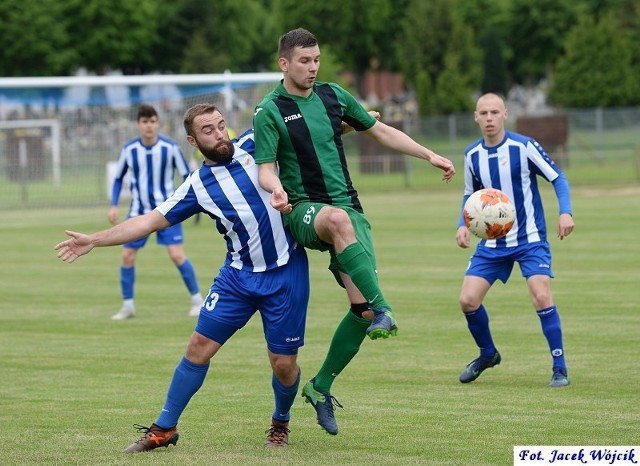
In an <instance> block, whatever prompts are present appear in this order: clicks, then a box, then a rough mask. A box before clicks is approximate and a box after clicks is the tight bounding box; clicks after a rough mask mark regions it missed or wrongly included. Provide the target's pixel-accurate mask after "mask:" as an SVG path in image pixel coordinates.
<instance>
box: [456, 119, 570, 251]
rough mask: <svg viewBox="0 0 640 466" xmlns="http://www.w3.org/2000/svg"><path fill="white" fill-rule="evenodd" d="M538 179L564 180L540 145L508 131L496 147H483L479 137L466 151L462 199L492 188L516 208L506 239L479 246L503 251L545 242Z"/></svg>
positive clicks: (488, 241)
mask: <svg viewBox="0 0 640 466" xmlns="http://www.w3.org/2000/svg"><path fill="white" fill-rule="evenodd" d="M537 176H541V177H543V178H544V179H545V180H546V181H548V182H553V181H554V180H555V179H556V178H558V177H559V176H562V177H563V178H564V175H562V172H561V171H560V169H559V168H558V167H557V166H556V165H555V163H554V162H553V161H552V160H551V159H550V158H549V156H548V155H547V154H546V152H545V151H544V149H543V148H542V146H540V144H538V143H537V142H536V141H535V140H534V139H532V138H529V137H526V136H523V135H521V134H518V133H514V132H510V131H507V132H506V134H505V138H504V140H503V141H502V142H501V143H500V144H498V145H497V146H494V147H486V146H485V145H484V139H483V138H481V139H479V140H478V141H476V142H474V143H473V144H471V145H470V146H469V147H468V148H467V149H465V151H464V196H463V200H464V201H466V199H467V198H468V197H469V196H470V195H471V194H473V193H474V192H475V191H477V190H479V189H483V188H495V189H500V190H501V191H503V192H505V193H506V194H507V195H508V196H509V197H510V198H511V200H512V201H513V202H514V204H515V207H516V221H515V223H514V225H513V227H512V228H511V231H509V233H508V234H507V236H505V237H504V238H500V239H497V240H482V241H481V242H480V244H479V245H480V246H484V247H488V248H504V247H514V246H519V245H522V244H526V243H533V242H537V241H546V240H547V227H546V223H545V218H544V209H543V207H542V198H541V196H540V191H539V188H538V182H537ZM464 201H463V204H464ZM461 224H462V225H463V224H464V221H462V223H461ZM459 225H460V223H459Z"/></svg>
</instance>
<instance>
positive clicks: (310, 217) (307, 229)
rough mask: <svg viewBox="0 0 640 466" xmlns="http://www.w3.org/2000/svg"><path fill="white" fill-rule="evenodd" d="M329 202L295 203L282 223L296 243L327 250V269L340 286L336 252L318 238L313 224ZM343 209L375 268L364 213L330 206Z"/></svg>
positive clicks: (369, 226) (367, 223)
mask: <svg viewBox="0 0 640 466" xmlns="http://www.w3.org/2000/svg"><path fill="white" fill-rule="evenodd" d="M328 205H329V204H323V203H321V202H299V203H297V204H296V205H295V206H294V208H293V211H292V212H291V213H290V214H289V215H285V216H284V223H285V225H286V226H287V227H288V228H289V230H290V231H291V234H292V235H293V237H294V238H295V240H296V241H297V242H298V244H300V245H302V246H304V247H305V248H307V249H315V250H317V251H329V254H330V255H331V260H330V261H329V270H330V271H331V272H332V273H333V275H334V277H335V278H336V281H337V282H338V283H339V284H340V286H344V285H343V284H342V280H341V279H340V274H339V273H338V272H339V271H342V272H344V270H341V268H340V264H339V263H338V259H337V258H336V252H335V250H334V249H333V246H332V245H331V244H327V243H325V242H324V241H322V240H321V239H320V238H318V235H317V233H316V230H315V228H314V226H313V222H314V221H315V218H316V215H318V212H320V209H322V208H323V207H325V206H328ZM332 207H337V208H339V209H342V210H344V211H345V212H346V213H347V215H349V218H350V219H351V224H352V225H353V229H354V231H355V234H356V240H357V241H358V243H360V244H361V245H362V247H363V249H364V250H365V252H366V253H367V256H369V260H371V263H372V265H373V267H374V269H375V268H376V255H375V251H374V249H373V240H372V238H371V225H370V224H369V221H368V220H367V218H366V217H365V216H364V214H362V213H360V212H358V211H357V210H355V209H353V208H351V207H342V206H332Z"/></svg>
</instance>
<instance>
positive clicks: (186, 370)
mask: <svg viewBox="0 0 640 466" xmlns="http://www.w3.org/2000/svg"><path fill="white" fill-rule="evenodd" d="M184 126H185V130H186V132H187V141H188V142H189V143H190V144H191V145H193V146H195V147H198V149H200V152H202V154H203V156H204V158H205V160H204V163H203V165H202V166H201V167H200V168H199V169H198V170H196V171H194V172H193V173H192V174H191V176H189V177H188V178H187V180H186V181H185V182H184V183H183V184H182V185H181V186H180V187H179V188H178V189H177V190H176V192H175V193H174V194H173V195H172V196H171V197H170V198H169V199H168V200H167V201H166V202H164V203H162V204H161V205H159V206H158V207H156V208H155V209H154V210H153V211H151V212H150V213H147V214H144V215H142V216H136V217H133V218H130V219H128V220H126V221H125V222H123V223H121V224H119V225H116V226H114V227H111V228H110V229H107V230H103V231H100V232H98V233H94V234H92V235H85V234H82V233H77V232H72V231H67V232H66V233H67V234H68V235H69V236H71V237H72V238H71V239H68V240H66V241H63V242H61V243H58V244H57V245H56V246H55V249H56V250H58V257H59V258H60V259H62V260H64V261H66V262H73V261H75V260H76V259H77V258H78V257H79V256H82V255H84V254H87V253H89V252H90V251H91V250H92V249H93V248H94V247H95V246H113V245H116V244H123V243H126V242H127V241H133V240H134V239H136V238H141V237H143V236H146V235H148V234H150V233H152V232H154V231H158V230H162V229H164V228H167V227H169V226H170V225H176V224H179V223H180V222H182V221H183V220H185V219H187V218H189V217H191V216H192V215H195V214H197V213H203V214H204V215H207V216H209V217H210V218H211V219H212V220H213V221H214V222H215V224H216V230H217V231H218V232H219V233H220V234H221V235H222V236H223V238H224V239H225V241H226V244H227V254H226V258H225V261H224V264H223V266H222V268H221V269H220V272H219V273H218V275H217V276H216V277H215V280H214V282H213V285H212V286H211V289H210V290H209V294H208V295H207V297H206V299H205V301H204V304H203V306H202V310H201V311H200V315H199V317H198V323H197V324H196V328H195V331H194V332H193V334H192V336H191V338H190V340H189V343H188V345H187V349H186V353H185V355H184V357H183V358H182V360H181V361H180V363H179V364H178V366H177V367H176V369H175V372H174V375H173V379H172V380H171V384H170V385H169V390H168V393H167V397H166V400H165V403H164V406H163V408H162V410H161V412H160V415H159V417H158V418H157V420H156V421H155V422H154V423H153V424H151V426H150V427H145V426H141V425H137V424H136V425H135V426H136V427H137V428H138V429H139V431H140V432H144V435H143V437H142V438H140V439H139V440H138V441H137V442H135V443H133V444H131V445H130V446H129V447H128V448H126V449H125V450H124V451H125V452H127V453H136V452H144V451H149V450H153V449H155V448H158V447H167V446H169V445H175V444H176V442H177V441H178V431H177V424H178V419H179V418H180V416H181V414H182V412H183V411H184V409H185V408H186V406H187V404H188V403H189V400H191V397H192V396H193V395H194V394H195V393H196V392H197V391H198V389H199V388H200V387H201V386H202V383H203V382H204V379H205V376H206V374H207V371H208V369H209V364H210V360H211V358H212V357H213V356H214V355H215V354H216V353H217V352H218V350H219V349H220V348H221V347H222V345H223V344H224V343H225V342H226V341H227V340H228V339H229V338H230V337H231V336H232V335H233V334H234V333H235V332H236V331H238V330H239V329H241V328H242V327H244V326H245V324H246V323H247V322H248V321H249V319H250V318H251V316H252V315H253V314H254V313H255V312H256V311H259V312H260V314H261V317H262V324H263V329H264V335H265V339H266V341H267V350H268V351H267V352H268V356H269V361H270V363H271V367H272V370H273V376H272V387H273V394H274V399H275V407H274V411H273V415H272V419H271V425H270V427H269V429H268V430H267V438H266V441H265V446H267V447H284V446H286V445H287V444H288V438H289V437H288V434H289V428H288V426H289V418H290V410H291V406H292V405H293V402H294V400H295V397H296V393H297V391H298V386H299V383H300V367H299V366H298V365H297V361H296V360H297V353H298V348H300V347H302V346H303V345H304V331H305V322H306V316H307V305H308V301H309V264H308V261H307V255H306V253H305V250H304V248H302V247H300V246H298V245H297V243H296V242H295V241H294V239H293V237H292V236H291V234H290V233H289V231H288V230H286V229H285V227H284V224H283V222H282V215H281V214H280V212H278V211H277V210H275V209H274V208H272V207H271V205H270V195H269V193H267V192H266V191H264V190H263V189H262V188H260V185H259V183H258V166H257V165H256V163H255V161H254V159H253V151H254V147H255V144H254V141H253V131H252V130H250V131H248V132H246V133H245V134H243V135H242V136H240V138H238V139H237V140H234V141H233V142H231V141H230V140H229V136H228V133H227V128H226V123H225V120H224V118H223V117H222V114H221V113H220V112H219V111H218V109H217V108H216V107H215V106H213V105H209V104H198V105H195V106H193V107H191V108H190V109H189V110H187V112H186V113H185V117H184ZM220 409H224V407H223V406H221V407H220ZM224 427H226V426H221V428H224Z"/></svg>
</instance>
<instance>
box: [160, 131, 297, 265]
mask: <svg viewBox="0 0 640 466" xmlns="http://www.w3.org/2000/svg"><path fill="white" fill-rule="evenodd" d="M233 144H234V146H235V152H234V155H233V158H232V160H230V161H229V162H227V163H222V164H216V165H205V164H203V165H202V166H201V167H200V168H199V169H198V170H196V171H194V172H193V173H192V174H191V175H190V176H189V177H188V178H187V180H186V181H185V182H184V183H183V184H182V185H181V186H179V187H178V189H177V190H176V192H175V193H174V194H173V196H171V197H170V198H169V199H168V200H167V201H166V202H164V203H163V204H162V205H160V206H159V207H158V208H157V210H158V212H160V213H161V214H162V215H164V217H165V218H166V219H167V220H168V221H169V222H171V224H175V223H179V222H182V221H183V220H185V219H186V218H189V217H190V216H192V215H194V214H196V213H198V212H204V213H206V214H208V215H209V216H210V217H212V218H213V219H215V221H216V226H217V229H218V232H219V233H221V234H222V235H223V237H224V239H225V241H226V243H227V257H226V260H225V264H227V265H230V266H231V267H234V268H236V269H241V270H247V271H250V272H263V271H265V270H270V269H273V268H275V267H280V266H282V265H285V264H287V263H288V261H289V255H290V253H291V251H293V249H294V248H295V247H296V242H295V240H294V239H293V237H292V236H291V233H289V230H287V229H285V228H284V223H283V221H282V214H281V213H280V212H278V211H277V210H275V209H274V208H273V207H271V204H270V197H271V196H270V194H269V193H268V192H266V191H265V190H264V189H262V188H261V187H260V185H259V183H258V165H256V163H255V160H254V158H253V154H254V148H255V144H254V139H253V130H249V131H247V132H245V133H244V134H242V135H241V136H240V137H239V138H237V139H234V140H233Z"/></svg>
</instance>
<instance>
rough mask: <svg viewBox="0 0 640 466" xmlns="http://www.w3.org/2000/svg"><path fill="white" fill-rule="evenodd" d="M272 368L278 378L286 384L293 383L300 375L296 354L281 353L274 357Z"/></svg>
mask: <svg viewBox="0 0 640 466" xmlns="http://www.w3.org/2000/svg"><path fill="white" fill-rule="evenodd" d="M271 368H272V369H273V373H274V374H275V376H276V377H277V379H278V380H279V381H280V382H281V383H283V384H284V385H292V384H293V383H295V381H296V378H297V377H298V371H299V369H298V365H297V363H296V358H295V356H284V355H279V356H277V357H275V358H273V360H272V362H271Z"/></svg>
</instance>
